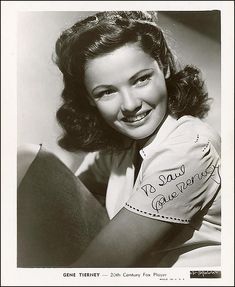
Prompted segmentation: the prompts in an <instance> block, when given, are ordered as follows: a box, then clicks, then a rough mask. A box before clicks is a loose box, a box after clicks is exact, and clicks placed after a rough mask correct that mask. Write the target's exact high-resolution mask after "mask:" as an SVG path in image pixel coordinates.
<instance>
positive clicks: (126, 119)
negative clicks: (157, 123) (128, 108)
mask: <svg viewBox="0 0 235 287" xmlns="http://www.w3.org/2000/svg"><path fill="white" fill-rule="evenodd" d="M146 115H147V112H146V113H143V114H141V115H138V116H135V117H128V118H125V121H126V122H129V123H133V122H137V121H140V120H142V119H143V118H144V117H146Z"/></svg>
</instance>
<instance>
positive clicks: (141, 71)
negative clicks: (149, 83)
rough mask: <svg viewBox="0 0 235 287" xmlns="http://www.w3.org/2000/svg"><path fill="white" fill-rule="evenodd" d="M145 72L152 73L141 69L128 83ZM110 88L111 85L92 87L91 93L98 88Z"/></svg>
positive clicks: (150, 69) (149, 69)
mask: <svg viewBox="0 0 235 287" xmlns="http://www.w3.org/2000/svg"><path fill="white" fill-rule="evenodd" d="M147 71H151V72H153V69H152V68H148V69H143V70H140V71H138V72H137V73H135V74H134V75H133V76H131V77H130V79H129V82H132V81H133V80H135V79H136V78H137V77H138V76H139V74H141V73H144V72H147ZM110 87H113V85H99V86H96V87H94V88H93V89H92V91H91V92H92V93H93V92H94V91H95V90H96V89H99V88H110Z"/></svg>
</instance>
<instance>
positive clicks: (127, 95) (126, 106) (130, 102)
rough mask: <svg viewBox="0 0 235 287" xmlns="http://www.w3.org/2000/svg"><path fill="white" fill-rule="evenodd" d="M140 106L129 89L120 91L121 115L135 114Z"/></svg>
mask: <svg viewBox="0 0 235 287" xmlns="http://www.w3.org/2000/svg"><path fill="white" fill-rule="evenodd" d="M141 106H142V102H141V100H140V99H139V98H138V97H136V96H135V95H133V94H132V92H131V91H130V90H129V89H128V90H125V91H122V104H121V110H122V113H123V114H131V113H135V112H137V111H138V110H140V108H141Z"/></svg>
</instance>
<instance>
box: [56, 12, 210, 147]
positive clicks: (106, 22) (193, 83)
mask: <svg viewBox="0 0 235 287" xmlns="http://www.w3.org/2000/svg"><path fill="white" fill-rule="evenodd" d="M126 43H138V44H139V46H140V47H141V48H142V49H143V50H144V51H145V52H146V53H148V54H149V55H150V56H151V57H153V58H154V59H155V60H156V61H157V62H158V65H159V66H160V68H161V69H162V71H163V73H164V75H165V76H166V75H167V74H169V77H167V80H166V85H167V91H168V112H169V114H171V115H172V116H174V117H176V118H180V117H182V116H183V115H192V116H195V117H199V118H203V117H204V116H205V115H206V114H207V112H208V111H209V105H208V94H207V92H206V91H205V89H204V82H203V81H202V79H201V76H200V71H199V69H197V68H196V67H194V66H186V67H185V68H184V69H183V70H180V71H178V70H177V68H176V62H175V59H174V56H173V55H172V53H171V51H170V49H169V47H168V45H167V43H166V40H165V38H164V35H163V32H162V31H161V29H160V28H159V27H158V25H157V13H156V12H141V11H139V12H138V11H115V12H114V11H110V12H99V13H97V14H96V15H94V16H90V17H88V18H86V19H84V20H82V21H79V22H77V23H76V24H75V25H73V26H72V27H71V28H69V29H67V30H65V31H64V32H63V33H62V35H61V36H60V38H59V39H58V40H57V42H56V56H57V57H56V64H57V65H58V67H59V69H60V70H61V72H62V73H63V79H64V90H63V92H62V99H63V105H62V106H61V107H60V108H59V110H58V111H57V120H58V122H59V123H60V125H61V126H62V128H63V130H64V135H63V137H62V138H61V139H60V140H59V145H60V146H61V147H63V148H64V149H67V150H69V151H76V150H83V151H95V150H102V149H120V148H122V147H123V146H124V141H125V138H126V137H125V136H124V135H121V134H120V133H119V132H117V131H115V130H114V129H113V128H111V127H110V126H109V125H108V124H107V123H106V122H105V121H104V120H103V118H102V117H101V115H100V114H99V112H98V111H97V109H96V108H94V107H92V106H91V105H90V103H89V101H88V97H87V91H86V88H85V85H84V67H85V64H86V62H87V61H88V60H89V59H94V58H95V57H97V56H100V55H103V54H106V53H108V52H111V51H113V50H114V49H117V48H119V47H121V46H122V45H123V44H126Z"/></svg>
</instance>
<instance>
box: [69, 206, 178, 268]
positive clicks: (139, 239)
mask: <svg viewBox="0 0 235 287" xmlns="http://www.w3.org/2000/svg"><path fill="white" fill-rule="evenodd" d="M180 228H181V224H174V223H169V222H163V221H159V220H154V219H151V218H148V217H144V216H141V215H138V214H135V213H133V212H131V211H129V210H127V209H125V208H123V209H122V210H121V211H120V212H119V213H118V214H117V215H116V216H115V217H114V218H113V219H112V220H111V221H110V223H109V224H108V225H107V226H105V227H104V228H103V229H102V231H101V232H100V233H99V234H98V235H97V236H96V238H95V239H94V240H93V241H92V242H91V244H90V245H89V246H88V248H87V249H86V250H85V252H84V253H83V254H82V256H81V257H80V258H79V259H78V260H77V261H76V262H75V263H73V264H72V265H71V266H70V267H132V266H134V265H135V263H136V262H137V261H138V260H139V259H140V258H141V257H142V256H144V255H145V254H147V252H149V251H150V250H151V249H152V248H153V246H154V247H155V248H156V246H158V245H160V244H161V243H162V242H163V241H164V239H165V238H167V236H168V234H169V233H170V232H171V231H173V230H174V229H176V231H177V229H178V230H180Z"/></svg>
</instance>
